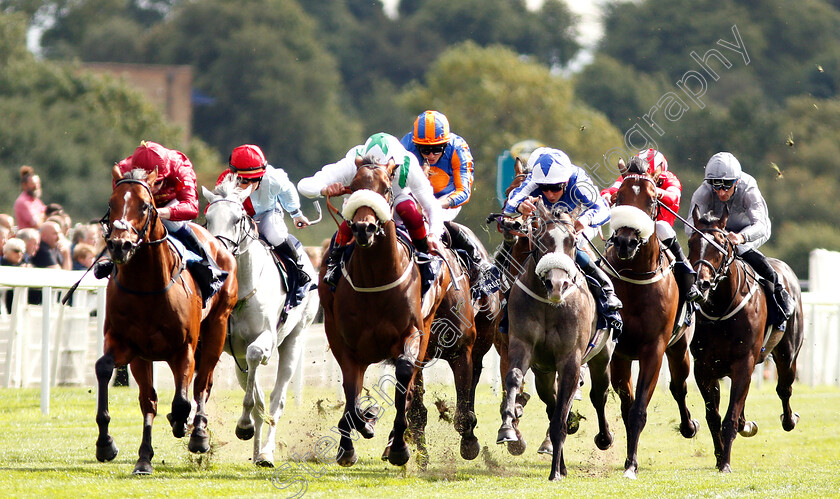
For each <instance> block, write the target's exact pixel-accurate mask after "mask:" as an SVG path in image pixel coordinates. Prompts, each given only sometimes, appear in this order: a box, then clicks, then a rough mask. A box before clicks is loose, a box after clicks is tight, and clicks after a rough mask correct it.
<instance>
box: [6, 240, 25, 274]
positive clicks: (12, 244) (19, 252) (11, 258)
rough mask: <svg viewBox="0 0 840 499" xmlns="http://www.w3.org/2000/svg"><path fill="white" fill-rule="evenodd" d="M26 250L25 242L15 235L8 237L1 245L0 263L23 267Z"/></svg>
mask: <svg viewBox="0 0 840 499" xmlns="http://www.w3.org/2000/svg"><path fill="white" fill-rule="evenodd" d="M25 252H26V243H25V242H23V241H22V240H21V239H18V238H16V237H12V238H10V239H9V240H8V241H6V244H5V246H3V257H2V258H0V265H5V266H9V267H25V266H26V262H24V261H23V257H24V253H25Z"/></svg>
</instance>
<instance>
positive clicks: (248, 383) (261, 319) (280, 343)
mask: <svg viewBox="0 0 840 499" xmlns="http://www.w3.org/2000/svg"><path fill="white" fill-rule="evenodd" d="M202 192H203V194H204V198H205V199H207V201H208V205H207V210H206V212H205V218H206V220H207V229H208V230H209V231H210V233H211V234H213V235H214V236H215V237H216V239H218V240H219V241H221V242H222V244H223V245H224V246H225V248H226V249H228V250H229V251H230V252H231V253H233V255H234V256H235V257H236V264H237V266H236V269H237V279H238V281H239V290H238V295H239V301H238V302H237V304H236V307H235V308H234V311H233V313H232V314H231V315H230V325H229V335H228V338H227V341H226V342H225V351H227V352H228V353H229V354H230V355H231V356H232V357H233V358H234V361H235V364H236V379H237V380H238V381H239V386H241V387H242V389H243V390H244V391H245V397H244V399H243V400H242V414H241V416H240V417H239V420H238V421H237V424H236V436H237V437H238V438H240V439H241V440H250V439H251V438H254V448H253V461H252V462H253V463H254V464H256V465H258V466H266V467H272V466H274V449H275V440H276V431H277V423H278V422H279V420H280V417H282V415H283V410H284V408H285V405H286V390H287V388H288V386H289V381H290V380H291V378H292V376H293V375H294V373H295V367H297V365H298V362H299V361H300V357H301V355H302V354H303V347H304V343H305V339H306V338H305V331H306V328H308V327H309V325H310V324H312V321H313V320H314V319H315V316H316V315H317V313H318V306H319V301H318V293H317V291H315V290H314V289H312V290H310V291H308V292H307V293H306V296H305V297H304V298H303V300H302V301H301V303H299V304H298V305H296V306H295V307H293V308H292V309H291V310H289V312H288V315H287V316H286V317H285V320H282V321H281V317H282V313H283V309H284V307H285V303H286V295H287V293H288V292H289V290H287V289H286V288H285V286H284V284H283V280H282V277H281V275H280V271H279V270H278V268H277V265H276V264H275V262H274V258H273V257H272V255H271V250H270V249H269V247H268V246H267V245H266V243H264V242H263V241H262V240H261V239H260V238H259V234H258V233H257V229H256V223H255V222H254V220H253V219H252V218H251V217H250V216H248V214H247V213H246V211H245V208H244V207H243V205H242V203H243V201H244V200H245V199H247V197H248V195H249V194H250V191H248V190H242V189H240V188H239V186H238V182H237V180H236V177H235V176H234V175H229V176H228V177H226V178H225V180H223V181H222V182H221V183H220V184H219V185H218V186H216V188H215V189H214V191H213V192H211V191H209V190H208V189H206V188H202ZM303 264H304V268H305V269H306V271H307V272H308V273H309V274H310V275H312V276H314V275H315V269H314V267H312V264H311V262H310V261H309V258H304V259H303ZM292 292H294V291H292ZM274 352H277V355H278V361H277V373H276V377H275V381H274V388H273V389H272V391H271V398H270V402H269V406H268V410H266V403H265V395H264V394H263V390H262V388H261V387H260V385H259V378H258V377H257V370H258V368H259V366H260V365H265V364H268V362H269V360H270V359H271V356H272V354H273V353H274ZM263 423H267V426H268V431H267V433H266V435H265V440H263V438H262V427H263ZM263 442H264V443H263Z"/></svg>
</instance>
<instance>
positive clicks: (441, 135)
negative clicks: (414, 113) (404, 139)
mask: <svg viewBox="0 0 840 499" xmlns="http://www.w3.org/2000/svg"><path fill="white" fill-rule="evenodd" d="M412 135H413V136H412V140H413V141H414V143H415V144H420V145H426V146H433V145H437V144H446V143H447V142H449V120H448V119H446V116H444V115H443V113H439V112H437V111H425V112H424V113H423V114H421V115H420V116H418V117H417V119H416V120H414V130H413V132H412Z"/></svg>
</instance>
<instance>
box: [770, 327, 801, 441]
mask: <svg viewBox="0 0 840 499" xmlns="http://www.w3.org/2000/svg"><path fill="white" fill-rule="evenodd" d="M773 360H774V361H775V363H776V372H777V373H778V376H779V378H778V380H777V381H776V394H778V395H779V399H781V401H782V415H781V420H782V428H783V429H784V430H785V431H791V430H793V428H794V427H796V423H798V422H799V414H798V413H796V412H793V411H792V410H791V408H790V397H791V395H793V382H794V381H795V380H796V349H794V348H793V346H792V345H791V342H790V341H788V338H783V339H782V341H781V342H779V344H778V345H777V346H776V348H775V349H774V350H773Z"/></svg>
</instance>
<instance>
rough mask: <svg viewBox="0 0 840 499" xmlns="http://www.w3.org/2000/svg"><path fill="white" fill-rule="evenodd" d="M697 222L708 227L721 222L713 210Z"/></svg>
mask: <svg viewBox="0 0 840 499" xmlns="http://www.w3.org/2000/svg"><path fill="white" fill-rule="evenodd" d="M697 221H698V222H703V223H704V224H708V225H715V224H717V223H718V222H720V215H715V214H714V213H713V212H712V210H709V211H707V212H706V213H703V214H702V215H700V218H699V219H698V220H697Z"/></svg>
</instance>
